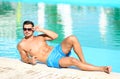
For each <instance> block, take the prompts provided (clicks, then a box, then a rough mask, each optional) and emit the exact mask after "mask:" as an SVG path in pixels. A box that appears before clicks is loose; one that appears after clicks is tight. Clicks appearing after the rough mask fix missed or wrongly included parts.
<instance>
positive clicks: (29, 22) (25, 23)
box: [23, 21, 34, 28]
mask: <svg viewBox="0 0 120 79" xmlns="http://www.w3.org/2000/svg"><path fill="white" fill-rule="evenodd" d="M28 24H31V25H32V27H34V23H33V22H32V21H24V23H23V28H24V25H28Z"/></svg>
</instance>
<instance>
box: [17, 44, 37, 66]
mask: <svg viewBox="0 0 120 79" xmlns="http://www.w3.org/2000/svg"><path fill="white" fill-rule="evenodd" d="M17 49H18V51H19V53H20V56H21V60H22V61H23V62H25V63H28V64H36V57H34V56H33V57H31V58H29V56H28V54H27V53H26V52H25V51H24V50H23V49H22V47H21V46H20V44H18V46H17Z"/></svg>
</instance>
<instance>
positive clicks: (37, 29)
mask: <svg viewBox="0 0 120 79" xmlns="http://www.w3.org/2000/svg"><path fill="white" fill-rule="evenodd" d="M42 30H43V28H40V27H39V26H35V27H33V31H37V32H42Z"/></svg>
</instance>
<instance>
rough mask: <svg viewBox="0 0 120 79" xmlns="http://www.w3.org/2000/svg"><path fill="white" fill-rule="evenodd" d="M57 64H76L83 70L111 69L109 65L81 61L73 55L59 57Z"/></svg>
mask: <svg viewBox="0 0 120 79" xmlns="http://www.w3.org/2000/svg"><path fill="white" fill-rule="evenodd" d="M59 64H60V66H61V67H69V66H76V67H78V68H79V69H81V70H85V71H102V72H106V73H110V71H111V67H109V66H93V65H89V64H85V63H82V62H81V61H79V60H77V59H75V58H73V57H64V58H61V59H60V61H59Z"/></svg>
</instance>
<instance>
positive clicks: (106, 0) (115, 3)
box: [2, 0, 120, 7]
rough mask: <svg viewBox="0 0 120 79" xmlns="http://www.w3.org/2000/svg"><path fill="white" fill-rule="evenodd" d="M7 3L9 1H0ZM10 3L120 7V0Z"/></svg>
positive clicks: (53, 0) (55, 0)
mask: <svg viewBox="0 0 120 79" xmlns="http://www.w3.org/2000/svg"><path fill="white" fill-rule="evenodd" d="M2 1H9V0H2ZM10 2H27V3H31V2H37V3H38V2H44V3H48V4H49V3H52V4H57V3H59V4H60V3H62V4H63V3H64V4H75V5H88V6H112V7H120V0H92V1H91V0H74V1H73V0H33V1H30V0H10Z"/></svg>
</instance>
